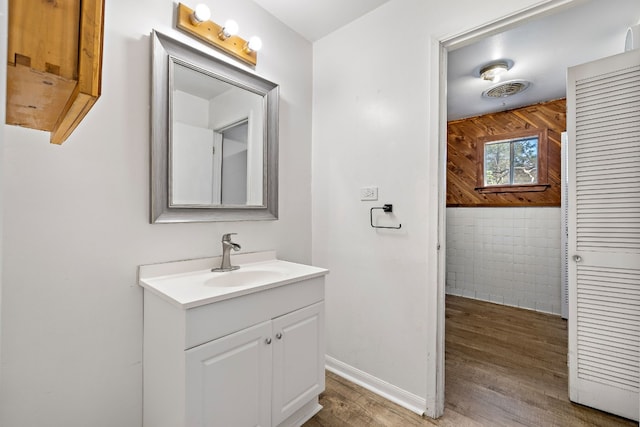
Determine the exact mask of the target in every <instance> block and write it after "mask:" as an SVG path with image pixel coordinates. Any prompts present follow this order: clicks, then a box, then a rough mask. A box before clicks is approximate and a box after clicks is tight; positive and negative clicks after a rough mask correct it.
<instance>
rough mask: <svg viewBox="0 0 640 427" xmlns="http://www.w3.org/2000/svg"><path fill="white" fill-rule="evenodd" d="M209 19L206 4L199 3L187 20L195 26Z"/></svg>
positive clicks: (209, 12) (209, 15)
mask: <svg viewBox="0 0 640 427" xmlns="http://www.w3.org/2000/svg"><path fill="white" fill-rule="evenodd" d="M210 18H211V10H209V7H208V6H207V5H206V4H202V3H200V4H199V5H197V6H196V8H195V9H194V10H193V13H192V14H191V15H189V20H190V21H191V23H192V24H193V25H195V26H198V25H200V24H202V23H203V22H205V21H208V20H209V19H210Z"/></svg>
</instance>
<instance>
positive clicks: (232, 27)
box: [218, 19, 239, 40]
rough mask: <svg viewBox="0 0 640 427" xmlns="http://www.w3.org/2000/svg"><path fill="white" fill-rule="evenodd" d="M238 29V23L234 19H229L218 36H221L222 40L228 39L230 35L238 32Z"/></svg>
mask: <svg viewBox="0 0 640 427" xmlns="http://www.w3.org/2000/svg"><path fill="white" fill-rule="evenodd" d="M238 30H239V28H238V23H237V22H236V21H234V20H233V19H227V22H225V23H224V27H222V30H221V31H220V34H218V37H220V39H222V40H226V39H228V38H229V37H231V36H235V35H236V34H238Z"/></svg>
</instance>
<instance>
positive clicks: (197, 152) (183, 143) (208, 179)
mask: <svg viewBox="0 0 640 427" xmlns="http://www.w3.org/2000/svg"><path fill="white" fill-rule="evenodd" d="M173 141H179V143H175V144H172V145H171V169H170V173H171V200H170V202H171V204H172V205H211V204H215V205H217V204H220V180H221V161H222V160H221V159H222V155H221V154H222V135H221V134H216V133H215V132H213V131H212V130H211V129H207V128H202V127H198V126H192V125H189V124H186V123H181V122H174V123H173Z"/></svg>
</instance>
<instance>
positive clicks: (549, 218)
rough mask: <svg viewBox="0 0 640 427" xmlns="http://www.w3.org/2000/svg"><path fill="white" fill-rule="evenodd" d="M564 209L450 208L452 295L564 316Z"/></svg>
mask: <svg viewBox="0 0 640 427" xmlns="http://www.w3.org/2000/svg"><path fill="white" fill-rule="evenodd" d="M560 240H561V226H560V208H546V207H544V208H542V207H524V208H447V293H448V294H452V295H461V296H465V297H469V298H476V299H480V300H485V301H491V302H495V303H499V304H505V305H511V306H514V307H522V308H527V309H531V310H537V311H544V312H547V313H553V314H560V313H561V307H560V304H561V270H560V261H561V253H560V252H561V251H560Z"/></svg>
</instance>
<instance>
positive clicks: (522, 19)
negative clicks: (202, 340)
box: [436, 1, 623, 413]
mask: <svg viewBox="0 0 640 427" xmlns="http://www.w3.org/2000/svg"><path fill="white" fill-rule="evenodd" d="M581 4H584V2H577V1H552V2H548V3H546V4H544V5H541V6H537V7H533V8H530V9H527V10H526V11H524V12H521V13H518V14H515V15H512V16H509V17H507V18H504V19H502V20H500V21H497V22H494V23H491V24H489V25H487V26H484V27H482V28H480V29H475V30H472V31H470V32H467V33H464V34H462V35H460V36H456V37H452V38H449V39H444V40H439V42H438V54H439V66H440V68H439V69H438V73H437V75H438V76H439V78H440V80H439V83H438V85H439V86H438V89H439V93H440V96H439V98H440V104H439V122H438V123H437V124H438V126H437V129H438V132H439V138H438V140H439V141H440V162H439V176H440V185H439V191H440V194H439V200H440V203H439V230H438V237H439V242H440V243H441V245H442V247H441V251H440V256H439V260H438V267H439V271H440V274H439V279H438V281H439V283H438V286H439V292H438V295H439V298H438V303H439V308H438V315H439V318H440V320H441V321H440V322H439V323H440V324H439V328H438V331H439V334H440V338H439V342H440V348H441V349H442V357H441V358H439V361H440V364H441V365H440V369H439V371H438V380H439V381H438V384H439V385H441V386H442V387H440V388H439V389H438V399H437V400H436V401H437V402H440V403H442V408H444V401H443V394H444V385H445V380H444V378H443V377H444V371H445V368H444V367H445V361H444V348H445V339H444V334H445V332H444V331H445V320H444V319H445V299H446V298H445V295H446V294H447V293H452V292H451V290H452V289H458V290H460V292H459V293H458V294H457V295H459V296H463V297H464V296H473V297H474V298H478V299H484V300H486V301H493V302H498V303H501V304H504V305H515V306H519V305H520V306H523V307H525V308H529V309H533V310H539V311H546V312H551V313H554V314H557V315H559V314H560V311H561V307H560V306H558V307H552V306H549V305H546V306H545V305H544V304H547V302H545V301H535V300H534V301H530V304H529V305H527V304H524V305H521V304H520V303H519V302H518V301H514V300H513V296H512V295H510V297H511V300H507V299H506V298H505V295H494V294H492V293H491V292H490V291H488V290H487V289H482V290H478V289H465V288H464V286H460V287H457V286H451V285H450V282H451V280H452V277H451V274H450V273H454V274H455V275H458V274H460V275H461V276H462V277H461V278H460V280H461V281H462V282H465V281H466V282H472V283H473V282H474V281H475V280H477V278H476V277H474V274H473V273H474V272H475V270H474V271H472V272H467V271H464V269H462V270H458V271H452V268H451V264H452V263H451V262H450V261H451V260H450V259H448V257H449V258H450V257H451V256H452V253H451V247H450V246H451V245H450V239H448V237H451V234H452V233H451V228H450V227H447V224H449V226H450V225H451V222H452V221H451V219H452V215H451V214H450V213H449V212H447V202H448V201H449V200H447V197H446V191H447V176H446V174H447V106H448V102H447V96H446V94H447V93H449V91H448V87H447V68H448V60H449V56H448V55H449V52H454V51H456V50H458V49H462V48H464V47H468V46H469V45H471V44H473V43H476V42H478V41H480V40H483V39H485V38H487V37H490V36H493V35H495V34H499V33H502V32H505V31H507V30H511V29H514V28H516V27H518V26H522V25H526V24H527V23H529V22H531V21H534V20H537V19H538V18H542V17H545V16H551V15H555V14H560V13H562V12H563V11H565V10H569V9H570V8H571V9H573V6H580V5H581ZM622 42H623V40H621V43H622ZM550 49H553V47H552V46H551V47H550ZM503 55H504V54H503ZM607 56H608V55H607ZM490 59H493V60H496V59H501V58H488V59H487V60H490ZM593 59H596V58H593ZM584 62H587V61H584ZM572 65H576V64H572ZM481 66H482V64H478V68H481ZM476 77H479V76H476ZM504 107H505V108H504V109H505V110H508V109H509V108H507V107H509V106H508V105H504ZM558 148H559V147H558ZM559 160H560V156H559V150H558V167H559V166H560V163H559ZM474 171H475V168H474ZM558 178H559V177H558ZM474 190H476V189H475V188H474ZM558 205H559V202H558ZM486 208H487V209H492V208H491V207H486ZM469 209H474V208H469ZM475 209H484V208H475ZM557 210H558V212H557V216H558V218H557V228H558V230H557V231H554V232H553V233H555V234H556V236H555V238H556V239H557V241H558V248H557V250H558V256H557V258H558V260H557V261H558V266H557V270H558V271H557V278H558V279H557V280H558V281H559V280H560V275H561V272H560V271H559V270H560V268H559V265H560V254H559V252H560V247H559V246H560V240H561V235H560V234H561V230H560V217H559V214H560V211H559V209H557ZM467 213H468V212H465V215H466V214H467ZM532 215H533V214H531V215H530V214H527V213H525V214H523V219H527V217H528V216H530V218H531V219H533V220H535V221H541V220H540V219H535V218H533V216H532ZM554 215H556V214H555V213H554ZM463 216H464V215H463ZM456 219H462V221H459V222H462V224H463V225H462V226H463V227H467V226H468V225H469V221H474V218H473V216H471V217H463V218H456ZM492 219H493V220H495V219H496V218H495V215H493V214H492V213H490V212H489V211H485V212H484V213H483V214H482V215H480V218H479V221H478V222H479V223H480V224H483V223H484V225H488V226H490V227H491V226H493V227H497V226H496V225H491V220H492ZM497 220H498V222H499V223H501V224H505V223H510V224H514V223H515V222H516V221H515V218H513V217H511V218H509V217H505V218H500V217H498V218H497ZM550 221H553V218H551V217H550ZM512 227H513V225H512ZM515 228H518V227H515ZM522 228H526V227H522ZM461 234H462V235H461V238H460V240H462V241H465V243H466V244H467V247H464V248H462V249H461V250H462V251H463V253H462V254H458V255H459V256H466V255H470V257H468V258H471V265H472V268H473V269H478V270H484V271H485V273H486V274H485V276H488V280H494V279H495V278H493V277H491V273H494V272H495V271H496V270H499V268H498V267H500V266H498V265H496V264H491V262H495V261H490V262H489V263H487V260H486V259H480V260H477V259H474V257H473V255H474V251H484V250H487V248H486V247H482V246H481V247H477V246H476V245H475V242H473V241H472V242H471V244H470V245H469V239H468V238H466V237H465V236H464V233H461ZM486 234H493V233H491V232H489V233H486ZM493 237H495V236H493ZM497 237H499V240H500V245H505V244H506V243H507V242H506V241H507V240H510V241H511V243H513V239H514V238H516V237H517V236H514V235H513V234H511V235H499V236H497ZM536 238H539V237H538V236H536ZM483 244H484V242H483ZM492 244H493V243H492ZM443 249H444V250H443ZM492 249H493V248H488V250H492ZM553 249H554V250H555V249H556V248H553ZM458 250H460V249H458V248H456V251H458ZM465 251H469V252H470V254H467V253H464V252H465ZM513 255H514V254H513V252H512V257H511V258H509V257H505V259H504V260H503V262H504V263H505V265H507V264H509V263H513ZM519 255H524V254H519ZM534 256H538V255H534ZM540 256H542V255H540ZM530 264H532V263H531V262H526V263H523V268H525V269H526V268H527V267H531V265H530ZM533 269H534V271H533V272H532V273H531V274H530V275H531V277H533V278H534V280H535V278H536V277H537V276H538V274H537V273H539V272H536V271H535V266H533ZM445 272H446V274H445ZM519 273H520V274H526V273H525V272H519ZM512 274H513V272H512ZM467 276H468V277H467ZM486 278H487V277H485V279H486ZM457 279H458V278H455V277H454V278H453V280H457ZM520 279H522V278H520ZM505 281H509V282H514V281H516V278H514V277H513V276H511V277H507V278H505ZM520 282H521V283H524V284H525V285H526V280H521V281H520ZM534 284H535V283H534ZM494 285H495V284H494ZM495 287H496V288H500V286H495ZM447 291H450V292H447ZM466 291H468V293H465V292H466ZM523 291H525V292H526V289H524V290H523ZM558 292H559V289H558ZM494 299H495V301H494ZM558 299H560V295H559V294H558ZM537 304H538V305H537ZM565 357H566V353H565ZM539 385H540V384H539ZM564 394H565V396H567V395H568V390H566V389H565V393H564ZM440 413H442V411H440Z"/></svg>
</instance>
